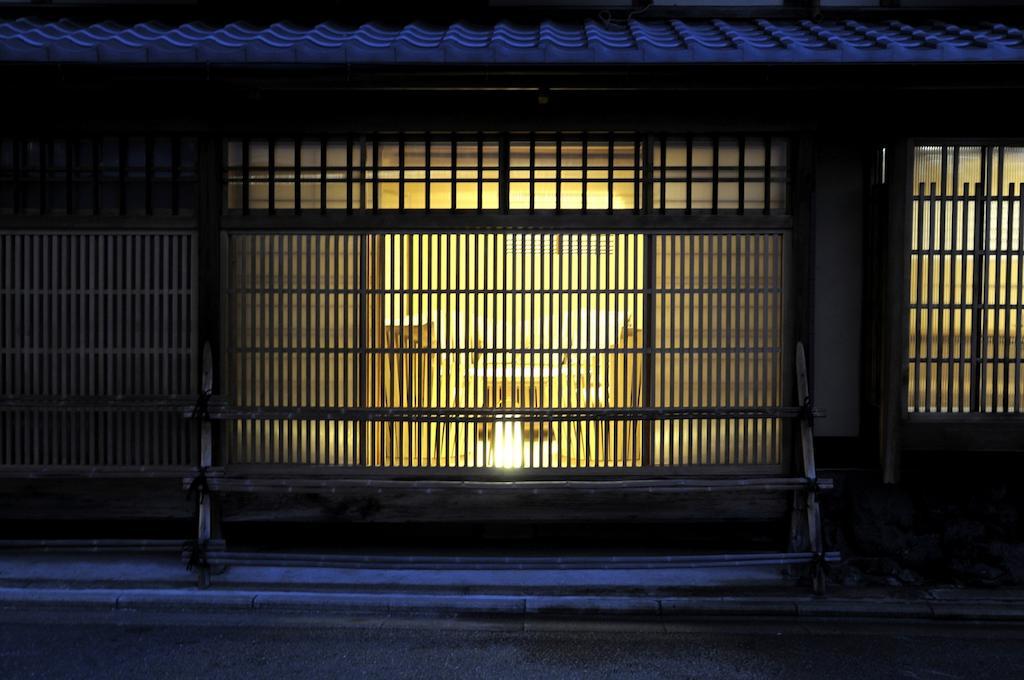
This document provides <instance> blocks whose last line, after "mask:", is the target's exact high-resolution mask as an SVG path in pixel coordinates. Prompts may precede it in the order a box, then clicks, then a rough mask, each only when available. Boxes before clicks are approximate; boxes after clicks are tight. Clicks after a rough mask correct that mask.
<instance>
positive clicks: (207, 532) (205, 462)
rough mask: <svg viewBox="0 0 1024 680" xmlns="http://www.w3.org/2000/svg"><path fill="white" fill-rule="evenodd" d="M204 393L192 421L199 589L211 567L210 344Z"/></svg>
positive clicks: (192, 560)
mask: <svg viewBox="0 0 1024 680" xmlns="http://www.w3.org/2000/svg"><path fill="white" fill-rule="evenodd" d="M201 389H202V393H201V394H200V395H199V401H198V402H197V403H196V407H195V410H194V412H193V414H192V417H194V418H196V419H198V420H199V421H200V435H199V470H198V474H197V475H196V477H195V478H194V479H193V481H192V483H191V484H190V486H189V493H195V494H196V542H195V545H194V546H192V549H191V550H192V552H191V555H190V556H189V566H190V568H194V569H195V570H196V582H197V585H198V586H199V587H200V588H208V587H209V586H210V566H209V564H208V562H207V560H206V551H207V548H208V547H209V545H210V538H211V536H212V526H213V521H212V498H211V497H210V492H209V487H208V486H207V484H206V472H207V471H208V470H209V469H210V467H211V466H212V465H213V423H212V422H211V421H210V417H209V414H208V413H207V412H206V409H207V402H208V401H209V398H210V395H211V394H213V351H212V350H211V349H210V344H209V343H206V344H204V345H203V367H202V387H201Z"/></svg>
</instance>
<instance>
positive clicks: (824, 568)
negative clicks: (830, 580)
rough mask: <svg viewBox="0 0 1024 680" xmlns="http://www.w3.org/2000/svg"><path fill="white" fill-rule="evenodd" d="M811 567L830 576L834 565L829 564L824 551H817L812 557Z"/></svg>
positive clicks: (816, 571)
mask: <svg viewBox="0 0 1024 680" xmlns="http://www.w3.org/2000/svg"><path fill="white" fill-rule="evenodd" d="M811 569H813V570H814V571H815V573H821V574H824V575H826V576H828V574H829V572H831V571H832V567H831V566H830V565H829V562H828V559H827V558H826V557H825V552H824V551H822V552H816V553H814V555H813V556H812V557H811Z"/></svg>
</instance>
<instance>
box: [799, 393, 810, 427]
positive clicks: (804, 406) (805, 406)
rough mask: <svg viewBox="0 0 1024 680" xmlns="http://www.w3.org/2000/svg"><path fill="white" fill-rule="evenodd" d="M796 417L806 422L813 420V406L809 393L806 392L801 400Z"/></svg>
mask: <svg viewBox="0 0 1024 680" xmlns="http://www.w3.org/2000/svg"><path fill="white" fill-rule="evenodd" d="M798 417H799V418H800V420H802V421H804V422H806V423H813V422H814V407H813V406H812V405H811V395H809V394H808V395H807V396H806V397H804V400H803V402H802V403H801V404H800V413H799V414H798Z"/></svg>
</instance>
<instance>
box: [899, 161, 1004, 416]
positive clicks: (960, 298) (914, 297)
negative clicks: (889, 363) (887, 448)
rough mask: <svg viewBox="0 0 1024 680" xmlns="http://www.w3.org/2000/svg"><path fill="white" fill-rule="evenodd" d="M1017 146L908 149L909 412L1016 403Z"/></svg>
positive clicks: (999, 409)
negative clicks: (911, 182) (911, 166)
mask: <svg viewBox="0 0 1024 680" xmlns="http://www.w3.org/2000/svg"><path fill="white" fill-rule="evenodd" d="M1022 183H1024V147H1010V146H960V145H943V146H920V147H917V148H916V149H915V151H914V196H913V211H912V220H913V223H912V225H911V245H910V278H909V283H910V287H909V306H910V307H909V308H910V317H909V332H910V335H909V342H908V356H909V388H908V393H907V408H908V410H909V411H910V412H911V413H928V412H983V413H1007V412H1014V413H1020V412H1021V411H1022V410H1024V362H1022V359H1024V354H1022V347H1021V345H1022V342H1024V336H1022V325H1024V294H1022V293H1024V276H1022V271H1021V270H1022V265H1024V216H1022V205H1024V204H1022V201H1024V187H1022Z"/></svg>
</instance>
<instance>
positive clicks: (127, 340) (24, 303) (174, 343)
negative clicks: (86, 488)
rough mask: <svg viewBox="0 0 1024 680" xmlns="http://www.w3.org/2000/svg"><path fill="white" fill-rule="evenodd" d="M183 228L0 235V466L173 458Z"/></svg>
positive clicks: (186, 297)
mask: <svg viewBox="0 0 1024 680" xmlns="http://www.w3.org/2000/svg"><path fill="white" fill-rule="evenodd" d="M195 255H196V253H195V238H194V236H193V235H192V234H191V233H188V232H178V233H154V232H144V233H139V232H115V233H99V232H75V233H49V232H43V231H31V232H24V231H22V232H0V399H2V400H3V401H2V405H0V465H32V466H41V465H47V466H50V465H52V466H56V465H78V466H83V465H84V466H115V465H116V466H181V465H192V464H194V462H195V455H194V451H195V444H196V437H195V434H194V426H193V425H191V424H190V422H189V421H186V420H185V419H184V418H183V417H182V411H181V408H180V407H178V408H171V407H169V406H168V402H169V401H172V400H173V398H174V397H175V396H177V397H179V398H180V399H181V400H182V401H184V402H186V403H187V402H188V401H193V400H194V399H195V395H196V376H197V366H196V362H197V353H196V343H197V335H196V295H195V286H196V271H195Z"/></svg>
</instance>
